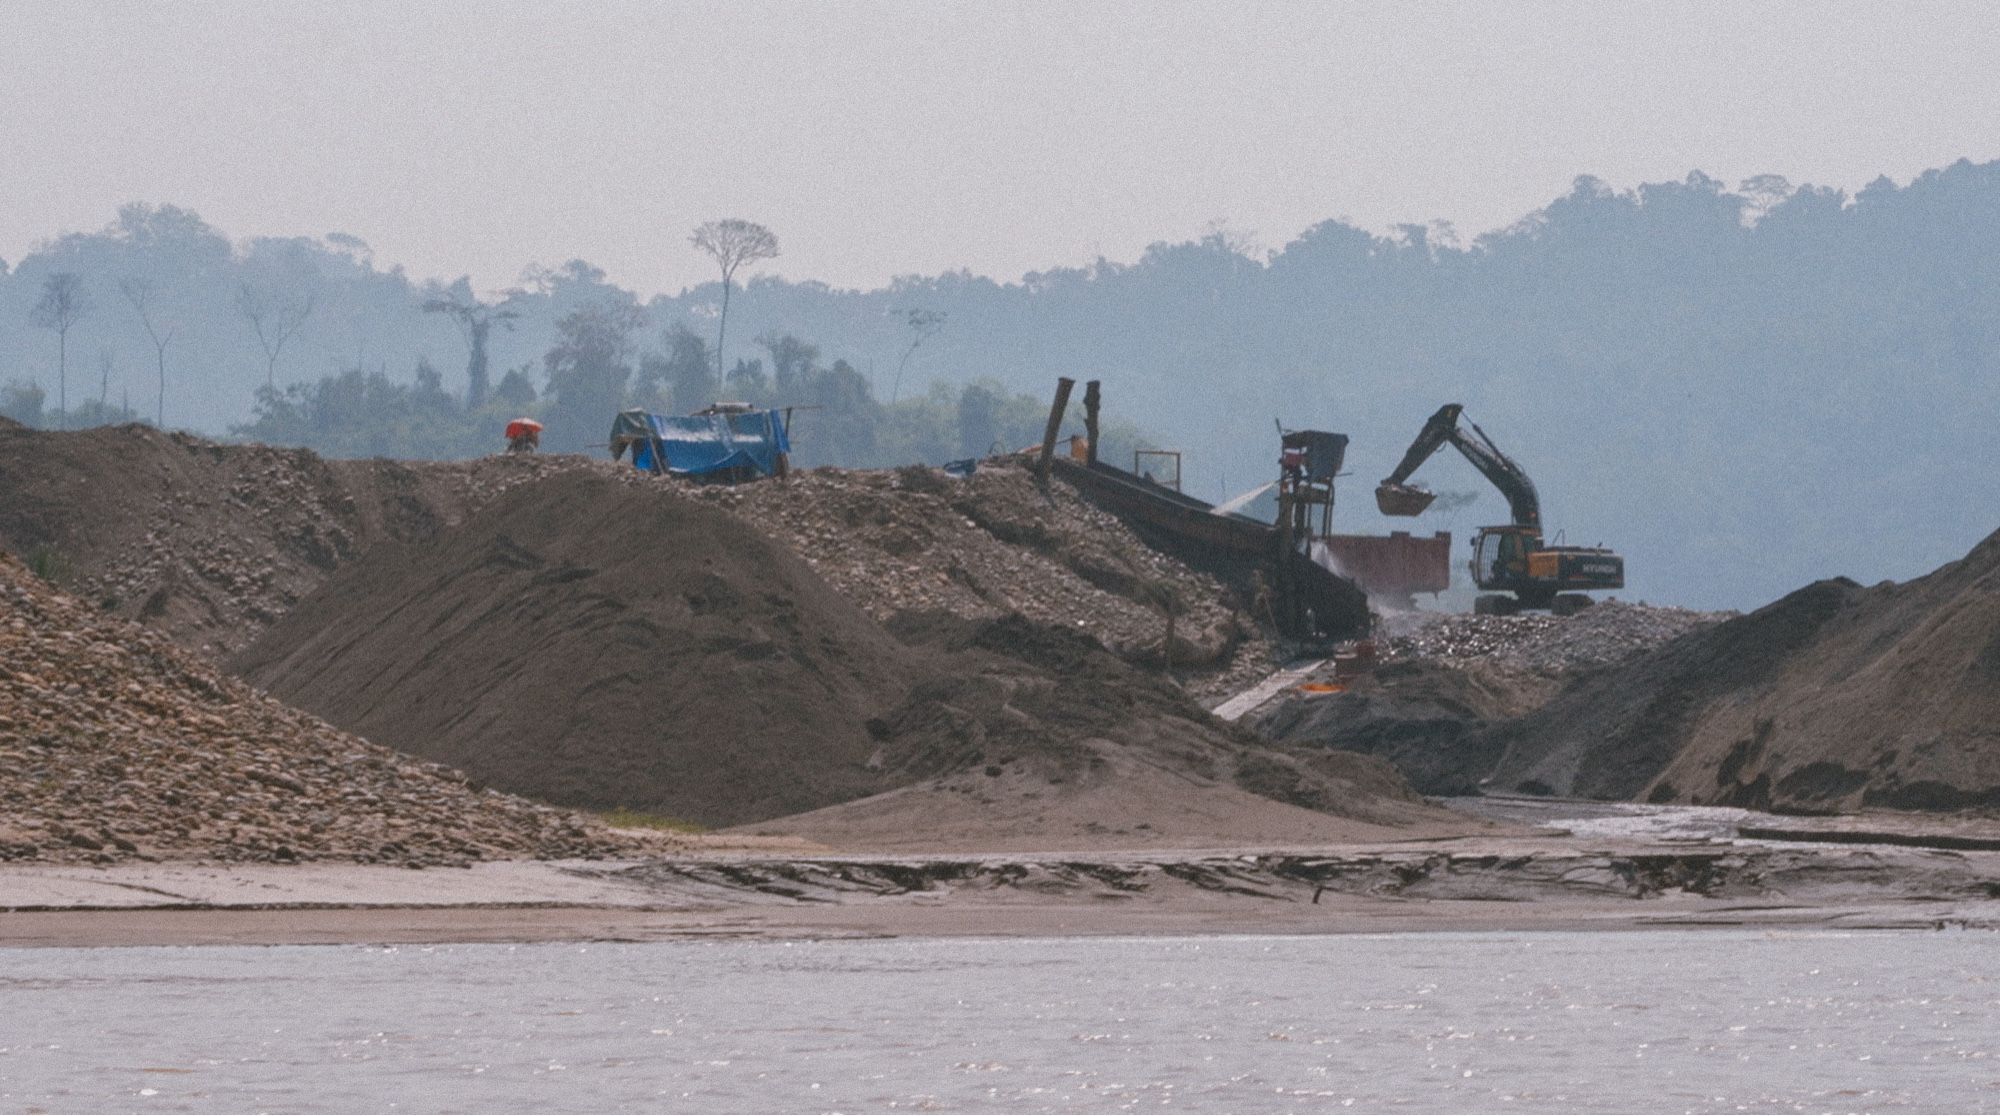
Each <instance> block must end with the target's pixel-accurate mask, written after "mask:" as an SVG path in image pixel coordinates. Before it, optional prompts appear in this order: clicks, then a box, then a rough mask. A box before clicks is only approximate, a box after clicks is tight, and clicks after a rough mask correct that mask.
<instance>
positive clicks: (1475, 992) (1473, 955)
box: [0, 930, 2000, 1112]
mask: <svg viewBox="0 0 2000 1116" xmlns="http://www.w3.org/2000/svg"><path fill="white" fill-rule="evenodd" d="M1996 947H2000V939H1996V938H1995V937H1993V936H1992V935H1990V934H1985V933H1977V932H1937V933H1915V932H1897V933H1880V932H1877V933H1856V934H1834V933H1782V934H1781V933H1765V932H1744V931H1735V930H1728V931H1724V930H1717V931H1673V932H1657V933H1656V932H1650V931H1648V932H1623V933H1619V932H1613V933H1597V934H1570V933H1510V934H1422V935H1385V936H1325V937H1283V938H1280V937H1204V938H1138V939H1132V938H1127V939H1106V938H1067V939H1008V940H968V939H896V940H860V941H857V940H841V941H810V942H748V941H743V942H668V943H647V944H631V945H624V944H612V945H576V944H568V945H520V946H494V945H460V946H436V947H400V948H380V947H317V946H315V947H277V948H270V947H263V948H250V947H246V948H236V947H199V948H180V949H153V948H148V949H90V950H82V949H77V950H69V949H38V950H0V1109H4V1110H9V1111H20V1110H29V1111H33V1110H37V1109H42V1110H48V1111H104V1110H135V1111H139V1112H175V1111H250V1110H272V1109H276V1110H303V1111H364V1112H365V1111H376V1110H382V1111H399V1110H401V1111H410V1110H419V1111H464V1110H472V1111H519V1110H531V1111H535V1110H546V1111H633V1110H648V1111H650V1110H665V1111H688V1110H694V1111H825V1110H848V1111H853V1110H919V1111H923V1110H938V1109H943V1110H958V1111H973V1112H987V1111H993V1112H1018V1111H1029V1112H1034V1111H1068V1110H1079V1109H1084V1110H1101V1111H1125V1110H1137V1111H1147V1112H1152V1111H1273V1112H1279V1111H1345V1110H1358V1111H1450V1112H1458V1111H1494V1112H1535V1111H1565V1112H1567V1111H1634V1110H1643V1111H1690V1110H1692V1111H1724V1112H1726V1111H1742V1110H1749V1111H1850V1110H1866V1111H1878V1112H1879V1111H1898V1110H1911V1111H1917V1110H1921V1111H1991V1110H1994V1109H1996V1108H2000V1055H1996V1053H1995V1051H1996V1048H2000V948H1996Z"/></svg>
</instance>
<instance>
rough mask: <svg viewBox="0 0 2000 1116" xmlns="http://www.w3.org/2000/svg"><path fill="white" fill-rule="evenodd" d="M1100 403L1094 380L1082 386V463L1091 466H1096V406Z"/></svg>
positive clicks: (1100, 399) (1100, 398)
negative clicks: (1084, 441) (1083, 441)
mask: <svg viewBox="0 0 2000 1116" xmlns="http://www.w3.org/2000/svg"><path fill="white" fill-rule="evenodd" d="M1101 401H1102V397H1101V396H1100V395H1099V394H1098V391H1097V381H1096V380H1092V381H1090V382H1089V383H1087V384H1085V385H1083V434H1084V437H1085V439H1086V440H1087V441H1086V443H1085V447H1084V452H1085V454H1086V455H1087V456H1086V457H1085V458H1084V463H1085V464H1087V465H1092V466H1095V465H1096V464H1097V405H1098V404H1099V403H1100V402H1101Z"/></svg>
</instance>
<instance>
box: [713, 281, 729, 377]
mask: <svg viewBox="0 0 2000 1116" xmlns="http://www.w3.org/2000/svg"><path fill="white" fill-rule="evenodd" d="M728 328H729V276H728V275H726V274H725V275H724V276H723V277H722V314H721V316H720V317H718V318H716V319H715V390H717V391H721V390H722V385H723V383H724V381H725V378H726V377H727V375H728V373H726V372H725V371H724V370H723V367H722V335H723V331H724V330H726V329H728Z"/></svg>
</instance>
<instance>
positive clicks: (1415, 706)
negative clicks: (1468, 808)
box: [1244, 659, 1562, 795]
mask: <svg viewBox="0 0 2000 1116" xmlns="http://www.w3.org/2000/svg"><path fill="white" fill-rule="evenodd" d="M1343 685H1345V686H1346V690H1345V691H1344V692H1341V693H1330V694H1319V695H1308V694H1292V695H1289V696H1287V697H1285V698H1284V699H1283V700H1281V701H1277V702H1273V703H1272V704H1270V705H1269V706H1267V707H1265V708H1264V709H1262V710H1259V711H1258V712H1257V713H1256V714H1254V715H1252V716H1251V717H1248V718H1245V722H1244V723H1245V724H1246V725H1247V726H1248V727H1249V728H1250V729H1252V730H1254V731H1255V732H1256V733H1257V734H1258V735H1260V736H1262V737H1263V738H1264V739H1266V740H1269V741H1271V742H1273V743H1275V744H1279V745H1282V746H1284V747H1285V748H1287V749H1289V750H1292V751H1295V752H1297V751H1301V750H1307V749H1336V750H1338V751H1340V752H1358V753H1360V754H1363V755H1368V756H1376V757H1379V758H1381V759H1383V760H1386V761H1388V762H1389V763H1391V764H1393V765H1394V766H1395V768H1396V770H1398V771H1400V772H1402V773H1403V776H1404V777H1405V778H1407V779H1408V780H1409V781H1410V785H1411V786H1413V787H1415V788H1416V789H1417V790H1419V791H1421V792H1422V793H1424V794H1437V795H1464V794H1477V793H1478V792H1479V784H1480V782H1481V781H1482V780H1483V779H1485V778H1486V776H1487V775H1488V774H1489V773H1491V772H1492V770H1493V766H1494V764H1495V763H1496V762H1498V760H1499V758H1500V749H1501V746H1500V745H1498V744H1496V743H1494V742H1492V741H1490V740H1487V739H1484V738H1483V737H1482V736H1481V731H1482V730H1484V729H1486V728H1488V727H1490V726H1492V725H1495V724H1499V723H1501V722H1504V721H1507V720H1509V719H1511V718H1514V717H1518V716H1521V715H1522V714H1524V713H1527V712H1529V711H1530V710H1533V709H1535V708H1536V707H1538V706H1539V705H1541V703H1542V702H1544V701H1547V700H1548V699H1549V698H1550V697H1552V696H1554V695H1555V694H1556V693H1557V692H1558V691H1559V690H1560V689H1561V687H1562V683H1561V682H1560V681H1559V680H1558V679H1557V678H1556V677H1555V676H1552V675H1549V674H1545V673H1540V672H1535V671H1529V670H1523V669H1520V668H1517V667H1510V666H1507V665H1505V664H1501V663H1496V662H1491V661H1486V660H1458V661H1452V662H1439V661H1432V660H1422V659H1413V660H1404V661H1400V662H1391V663H1385V664H1383V665H1382V666H1381V667H1379V668H1378V669H1376V670H1375V671H1374V672H1373V673H1370V674H1363V675H1361V676H1359V677H1356V678H1352V679H1347V680H1344V681H1343Z"/></svg>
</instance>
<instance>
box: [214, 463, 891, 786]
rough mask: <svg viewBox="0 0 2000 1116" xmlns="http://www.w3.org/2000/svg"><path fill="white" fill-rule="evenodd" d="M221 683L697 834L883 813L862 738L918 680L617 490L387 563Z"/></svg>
mask: <svg viewBox="0 0 2000 1116" xmlns="http://www.w3.org/2000/svg"><path fill="white" fill-rule="evenodd" d="M233 665H234V666H235V667H236V669H238V670H239V671H240V672H241V673H243V675H244V676H245V677H247V678H249V679H251V680H252V681H254V682H256V683H258V684H259V685H262V686H264V687H266V688H268V689H269V690H270V691H271V692H273V693H275V694H278V695H280V696H282V697H283V698H285V699H286V700H288V701H292V702H294V703H296V704H298V705H299V706H301V707H303V708H306V709H310V710H313V711H315V712H318V713H320V714H321V715H323V716H325V717H327V718H328V719H329V720H332V721H334V722H335V723H337V724H341V725H343V726H345V727H347V728H349V729H351V730H352V731H355V732H358V733H361V734H363V735H366V736H368V737H369V738H370V739H372V740H377V741H380V742H382V743H385V744H388V745H390V746H392V747H396V748H400V749H402V750H404V751H407V752H412V753H414V754H417V755H423V756H427V757H430V758H433V759H438V760H442V761H444V762H447V763H451V764H453V765H455V766H459V767H462V768H464V769H465V770H466V771H468V772H471V773H472V774H473V775H475V776H476V777H478V778H480V779H483V780H485V781H487V782H490V783H492V784H494V785H496V786H502V787H506V788H509V789H511V790H515V791H518V792H520V793H526V794H532V795H535V796H536V797H540V798H545V799H547V800H549V801H552V802H557V803H562V804H565V805H579V806H595V807H613V806H622V807H627V808H631V809H635V810H640V811H646V812H653V813H661V814H667V815H671V816H673V817H677V818H684V819H687V820H690V821H696V822H700V823H702V824H706V825H727V824H731V823H735V822H741V821H747V820H750V819H753V818H763V817H771V816H773V815H776V814H784V813H792V812H794V811H799V810H808V809H812V808H814V807H816V806H823V805H826V804H827V803H830V802H836V801H840V800H843V799H846V798H853V797H856V796H859V795H863V794H869V793H873V792H875V791H877V790H880V789H883V788H884V787H885V786H887V785H888V784H887V781H886V779H887V776H886V775H885V773H883V772H882V771H881V770H880V764H879V762H878V763H877V764H876V765H875V766H873V767H871V766H870V757H871V755H873V754H874V753H875V751H876V750H877V749H878V748H879V747H880V744H879V743H878V741H877V740H876V739H875V738H874V737H872V736H871V735H870V733H869V730H868V724H869V722H870V721H871V720H874V719H876V718H878V717H880V716H881V715H883V714H885V713H887V712H888V711H889V710H891V709H893V708H894V707H895V705H896V704H897V703H898V702H900V701H901V699H902V696H903V694H904V692H905V691H906V690H907V688H908V687H909V685H910V684H911V682H913V681H915V680H916V679H919V678H921V677H923V676H924V675H925V674H926V673H927V668H926V665H925V664H924V662H923V661H922V660H921V659H920V658H918V657H917V656H915V655H912V654H910V653H909V652H907V651H906V650H905V649H904V648H903V647H902V646H901V645H899V644H898V643H896V641H895V640H893V639H891V638H890V637H889V636H888V635H887V634H886V633H884V632H883V631H882V630H881V629H880V627H879V626H878V625H877V624H875V623H874V622H873V621H872V620H870V619H869V618H868V617H867V616H866V615H864V614H863V613H862V612H861V611H860V610H859V609H858V608H856V607H855V606H854V605H852V604H850V603H849V602H847V601H846V600H844V599H842V598H841V597H840V596H839V595H838V594H836V593H834V592H833V591H832V590H831V589H830V588H828V587H827V586H826V584H825V583H824V582H822V581H821V580H820V579H819V578H818V577H817V576H815V575H814V574H813V572H812V571H811V570H810V569H809V568H807V567H806V565H805V564H804V563H803V562H801V561H800V560H799V559H798V558H797V557H795V556H794V555H792V554H791V553H790V552H789V551H787V550H786V549H785V548H783V547H781V546H778V545H776V544H774V543H773V542H772V541H771V540H770V539H769V538H767V537H766V536H765V535H764V534H762V533H761V532H759V531H756V530H754V529H752V528H750V527H749V526H748V525H746V524H745V523H743V522H742V521H741V520H739V519H736V518H734V517H731V516H728V515H724V514H722V513H721V512H719V511H717V510H715V509H713V508H709V507H706V506H703V505H702V504H700V503H698V502H696V501H692V500H689V499H687V498H686V497H685V496H684V495H682V494H681V493H679V492H678V491H676V490H675V488H673V487H671V486H665V485H660V484H657V483H653V482H650V481H649V480H648V479H647V478H644V477H640V476H638V475H637V474H632V473H629V472H628V473H626V474H624V475H623V476H622V477H617V476H613V477H607V476H600V475H595V474H592V473H587V472H574V473H569V474H565V475H562V476H556V477H551V478H548V479H546V480H544V481H542V482H541V483H539V484H535V485H528V486H523V487H520V488H517V489H515V490H514V491H512V492H509V493H508V494H506V495H504V496H502V497H500V498H499V499H498V500H496V501H495V502H493V503H492V504H491V505H490V506H488V507H487V508H486V509H485V510H484V511H482V512H480V513H478V514H476V515H474V516H473V517H472V519H471V520H470V521H468V522H467V523H466V524H464V525H463V526H462V527H459V528H457V529H452V530H448V531H446V532H444V533H442V534H440V535H439V536H437V537H436V538H434V539H431V540H427V541H424V542H419V543H410V544H385V545H383V546H380V547H378V548H376V549H375V550H373V551H371V552H370V553H368V554H367V555H365V556H364V557H362V558H361V559H358V560H357V561H355V562H353V563H350V564H349V565H347V566H346V567H344V568H343V569H341V570H340V571H339V572H338V573H336V574H335V575H334V576H333V577H332V578H330V579H329V580H328V581H327V582H326V584H325V585H323V586H322V587H321V589H320V591H319V592H317V593H316V594H314V595H313V596H312V597H310V598H308V599H307V600H306V601H304V602H302V603H301V604H300V605H299V606H298V607H297V608H295V609H294V610H293V611H292V612H291V613H290V614H289V615H287V616H286V617H285V618H284V619H283V620H282V621H280V622H279V623H278V624H277V625H276V626H274V627H273V628H272V629H271V631H270V632H269V633H267V634H266V636H265V637H264V638H263V639H261V640H260V641H259V642H258V643H256V644H255V645H254V646H252V647H251V648H250V649H249V650H248V651H246V652H245V653H244V654H242V655H239V656H238V657H237V658H236V659H235V660H234V661H233Z"/></svg>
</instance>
